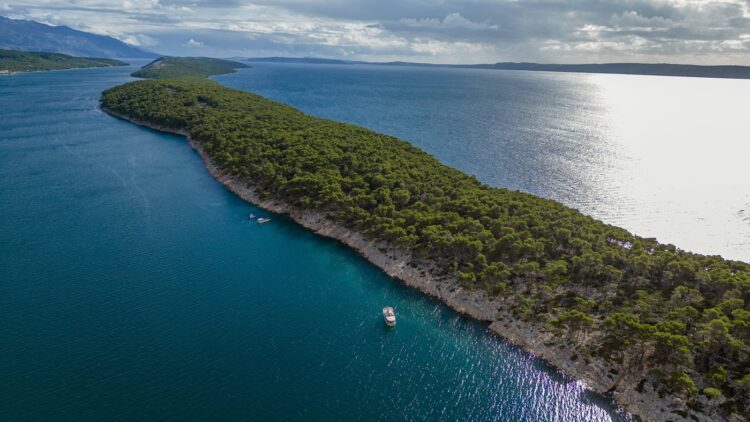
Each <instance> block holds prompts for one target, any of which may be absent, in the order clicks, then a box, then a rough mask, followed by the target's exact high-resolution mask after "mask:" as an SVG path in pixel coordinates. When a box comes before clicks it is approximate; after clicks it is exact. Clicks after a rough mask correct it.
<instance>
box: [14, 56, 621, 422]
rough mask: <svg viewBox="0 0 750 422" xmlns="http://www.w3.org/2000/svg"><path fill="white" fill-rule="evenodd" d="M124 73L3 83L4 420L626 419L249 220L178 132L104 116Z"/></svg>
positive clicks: (492, 342) (467, 327) (346, 259)
mask: <svg viewBox="0 0 750 422" xmlns="http://www.w3.org/2000/svg"><path fill="white" fill-rule="evenodd" d="M130 71H132V68H115V69H84V70H73V71H63V72H48V73H32V74H20V75H15V76H12V77H3V78H0V110H2V114H0V279H1V280H2V281H1V282H0V420H117V419H128V420H154V419H171V420H180V419H204V420H234V419H250V420H269V419H280V420H320V419H334V420H374V419H380V420H518V421H581V420H596V421H605V420H610V419H612V418H620V417H619V416H617V414H616V413H614V411H613V407H612V404H611V402H610V401H609V400H608V399H605V398H602V397H600V396H597V395H595V394H591V393H589V392H587V391H586V390H584V389H583V388H582V387H581V386H580V385H579V384H577V383H575V382H572V381H571V380H568V379H564V378H562V377H561V376H559V375H558V374H556V373H555V372H554V371H551V370H550V369H549V368H547V367H546V366H545V365H544V364H543V363H542V362H540V361H538V360H535V359H533V358H532V357H530V356H529V355H528V354H526V353H524V352H522V351H519V350H518V349H516V348H514V347H512V346H510V345H508V344H506V343H505V342H503V341H502V340H500V339H498V338H496V337H494V336H492V335H489V334H488V332H487V327H486V325H484V324H479V323H474V322H472V321H469V320H467V319H465V318H463V317H460V316H458V315H457V314H456V313H454V312H452V311H450V310H448V309H447V308H446V307H444V306H442V305H440V304H439V303H437V302H436V301H434V300H432V299H429V298H426V297H423V296H422V295H421V294H419V293H417V292H415V291H412V290H410V289H408V288H405V287H403V286H401V285H400V284H399V283H397V282H394V281H393V280H391V279H389V278H388V277H387V276H385V275H383V274H382V273H381V272H380V271H378V270H377V269H376V268H374V267H373V266H371V265H369V264H368V263H367V262H365V261H364V260H363V259H361V258H359V257H358V256H357V255H356V254H354V253H352V252H351V251H349V250H348V249H347V248H345V247H343V246H341V245H339V244H338V243H336V242H334V241H330V240H326V239H321V238H319V237H317V236H315V235H313V234H311V233H309V232H307V231H305V230H303V229H301V228H299V227H298V226H296V225H295V224H293V223H291V222H290V221H288V220H287V219H285V218H283V217H280V216H273V222H272V223H271V224H268V225H264V226H258V225H256V224H253V223H250V222H249V221H248V220H247V215H248V213H250V212H254V213H255V214H258V215H264V216H265V215H267V213H265V212H263V211H260V210H258V209H256V208H254V207H252V206H251V205H249V204H246V203H244V202H242V201H241V200H239V199H238V198H236V197H235V196H233V195H232V194H231V193H229V192H228V191H226V190H225V189H224V188H223V187H222V186H221V185H220V184H219V183H217V182H216V181H214V180H213V179H212V178H211V177H210V175H209V174H208V173H207V172H206V170H205V169H204V167H203V165H202V163H201V161H200V159H199V157H198V156H197V155H196V154H195V153H194V152H193V151H192V150H191V149H190V148H189V147H188V146H187V145H186V143H185V142H184V140H183V139H181V138H180V137H176V136H171V135H165V134H160V133H156V132H154V131H150V130H147V129H144V128H140V127H137V126H134V125H132V124H130V123H127V122H124V121H120V120H117V119H114V118H112V117H110V116H107V115H105V114H103V113H102V112H101V111H100V110H99V109H98V98H99V96H100V92H101V91H102V90H103V89H105V88H107V87H111V86H114V85H117V84H119V83H122V82H124V81H126V80H129V77H128V76H127V75H128V74H129V72H130ZM404 84H408V81H405V82H404ZM281 88H283V87H279V89H281ZM290 89H293V88H292V87H290ZM384 101H385V100H384ZM331 107H333V108H335V107H341V108H342V109H343V110H347V109H349V107H350V105H347V104H338V105H336V106H335V107H334V106H331ZM438 107H439V105H438ZM383 124H384V125H387V124H388V123H385V120H384V123H383ZM435 142H437V140H435ZM456 142H461V141H460V140H456ZM454 164H455V163H454ZM384 305H392V306H395V308H396V310H397V313H398V314H399V322H398V327H397V328H396V329H393V330H388V329H386V328H385V327H384V324H383V322H382V319H381V316H380V310H381V308H382V307H383V306H384Z"/></svg>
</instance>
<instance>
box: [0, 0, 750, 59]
mask: <svg viewBox="0 0 750 422" xmlns="http://www.w3.org/2000/svg"><path fill="white" fill-rule="evenodd" d="M0 15H4V16H7V17H10V18H14V19H31V20H36V21H39V22H43V23H47V24H53V25H68V26H70V27H72V28H75V29H79V30H82V31H88V32H94V33H97V34H104V35H111V36H113V37H116V38H118V39H120V40H123V41H125V42H127V43H129V44H132V45H136V46H140V47H142V48H144V49H148V50H151V51H155V52H158V53H161V54H168V55H206V56H213V57H263V56H292V57H328V58H342V59H356V60H371V61H391V60H404V61H417V62H431V63H495V62H500V61H534V62H544V63H592V62H652V63H653V62H670V63H694V64H745V65H750V0H701V1H698V0H622V1H600V0H455V1H444V0H275V1H272V0H253V1H244V0H119V1H113V0H67V1H66V0H0Z"/></svg>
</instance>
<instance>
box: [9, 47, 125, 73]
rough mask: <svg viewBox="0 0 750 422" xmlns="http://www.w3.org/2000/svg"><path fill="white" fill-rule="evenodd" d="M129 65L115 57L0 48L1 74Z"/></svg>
mask: <svg viewBox="0 0 750 422" xmlns="http://www.w3.org/2000/svg"><path fill="white" fill-rule="evenodd" d="M111 66H127V63H124V62H121V61H119V60H114V59H98V58H91V57H73V56H68V55H67V54H60V53H44V52H28V51H16V50H2V49H0V74H6V75H7V74H13V73H17V72H36V71H43V70H62V69H75V68H83V67H111Z"/></svg>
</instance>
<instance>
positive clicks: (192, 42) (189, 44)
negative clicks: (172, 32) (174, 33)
mask: <svg viewBox="0 0 750 422" xmlns="http://www.w3.org/2000/svg"><path fill="white" fill-rule="evenodd" d="M185 45H186V46H187V47H191V48H195V47H203V45H204V44H203V43H202V42H200V41H196V40H194V39H192V38H190V39H189V40H188V42H186V43H185Z"/></svg>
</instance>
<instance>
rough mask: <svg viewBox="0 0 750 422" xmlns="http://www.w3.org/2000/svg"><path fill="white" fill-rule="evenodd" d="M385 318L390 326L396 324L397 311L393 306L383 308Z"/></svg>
mask: <svg viewBox="0 0 750 422" xmlns="http://www.w3.org/2000/svg"><path fill="white" fill-rule="evenodd" d="M383 319H384V320H385V324H386V325H387V326H389V327H393V326H395V325H396V312H394V311H393V308H392V307H391V306H386V307H385V308H383Z"/></svg>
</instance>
